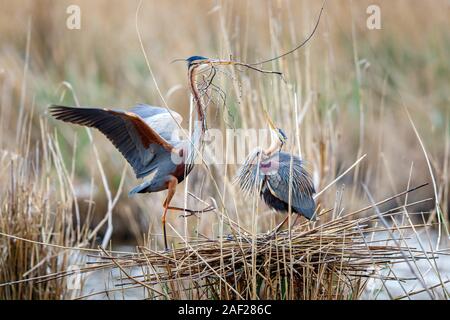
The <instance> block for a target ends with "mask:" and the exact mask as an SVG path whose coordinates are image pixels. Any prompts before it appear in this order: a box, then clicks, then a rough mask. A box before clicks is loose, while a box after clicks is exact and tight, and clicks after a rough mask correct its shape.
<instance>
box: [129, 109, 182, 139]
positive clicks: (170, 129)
mask: <svg viewBox="0 0 450 320" xmlns="http://www.w3.org/2000/svg"><path fill="white" fill-rule="evenodd" d="M130 112H133V113H135V114H137V115H138V116H140V117H141V118H142V119H143V120H144V121H145V122H146V123H147V124H148V125H149V126H150V127H151V128H153V129H154V130H155V131H156V132H158V133H159V135H160V136H161V137H163V138H164V139H166V140H167V141H171V142H172V143H174V142H176V141H178V140H179V135H178V132H179V129H180V124H181V122H182V121H183V118H182V117H181V115H180V114H179V113H177V112H175V111H173V110H168V109H167V108H163V107H155V106H150V105H147V104H137V105H136V106H134V107H133V108H131V109H130Z"/></svg>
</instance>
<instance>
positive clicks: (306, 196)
mask: <svg viewBox="0 0 450 320" xmlns="http://www.w3.org/2000/svg"><path fill="white" fill-rule="evenodd" d="M286 155H287V156H286ZM291 157H292V169H291ZM274 161H277V164H276V165H277V166H278V170H277V171H276V172H274V173H273V174H269V175H267V176H266V179H267V185H268V188H269V190H270V192H271V193H272V194H273V195H274V196H275V197H277V198H279V199H280V200H282V201H284V202H286V203H291V205H292V206H293V207H294V208H296V209H297V210H298V211H300V212H301V213H302V214H303V215H304V216H306V217H307V218H309V219H311V218H312V216H313V214H314V211H315V208H316V205H315V202H314V199H313V195H314V193H315V190H314V185H313V183H312V180H311V177H310V176H309V174H308V172H307V171H306V170H305V168H303V166H302V163H301V160H300V159H299V158H298V157H296V156H291V155H290V154H287V153H284V154H282V155H281V154H280V155H279V157H278V159H276V160H274ZM291 173H292V178H291ZM290 186H291V192H290V195H289V189H290ZM289 198H290V199H289Z"/></svg>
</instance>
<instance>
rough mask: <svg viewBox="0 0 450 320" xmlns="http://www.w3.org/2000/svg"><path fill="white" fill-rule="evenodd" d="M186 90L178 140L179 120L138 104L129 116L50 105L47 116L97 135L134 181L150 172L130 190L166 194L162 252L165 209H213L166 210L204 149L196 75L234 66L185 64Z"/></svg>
mask: <svg viewBox="0 0 450 320" xmlns="http://www.w3.org/2000/svg"><path fill="white" fill-rule="evenodd" d="M186 62H187V64H188V76H189V85H190V90H191V93H192V95H193V98H194V102H195V106H196V119H195V120H194V121H195V122H194V123H195V125H194V126H193V130H192V134H191V139H186V140H181V139H180V138H179V137H178V136H177V135H174V134H173V133H174V132H175V131H176V130H177V129H178V128H179V125H180V122H181V121H182V117H181V116H180V115H179V114H178V113H176V112H174V111H170V110H168V109H167V108H163V107H154V106H149V105H145V104H139V105H137V106H135V107H133V108H131V109H130V110H129V111H123V110H111V109H106V108H75V107H66V106H58V105H53V106H51V107H50V113H51V114H52V115H53V116H54V117H55V118H56V119H58V120H62V121H65V122H71V123H75V124H79V125H84V126H87V127H93V128H96V129H98V130H100V131H101V132H102V133H103V134H104V135H105V136H106V137H107V138H108V139H109V140H110V141H111V142H112V143H113V144H114V146H115V147H116V148H117V149H118V150H119V151H120V152H121V153H122V155H123V156H124V157H125V159H126V160H127V161H128V163H129V164H130V165H131V167H132V168H133V170H134V173H135V174H136V178H143V177H146V176H148V175H150V174H151V173H153V172H154V171H156V173H155V175H154V176H153V178H152V179H151V180H147V181H144V182H143V183H142V184H140V185H138V186H137V187H135V188H134V189H132V190H131V191H130V195H131V194H135V193H151V192H159V191H162V190H166V189H167V190H168V193H167V197H166V199H165V201H164V203H163V208H164V209H163V214H162V218H161V220H162V227H163V235H164V245H165V248H166V250H167V249H168V246H167V236H166V214H167V211H168V210H169V209H172V210H179V211H186V212H190V213H196V212H205V211H210V210H213V209H214V207H212V206H209V207H207V208H205V209H203V210H201V211H194V210H189V209H185V208H177V207H171V206H170V201H171V200H172V198H173V196H174V194H175V192H176V188H177V185H178V183H180V182H182V181H183V180H184V178H185V177H186V176H187V175H188V174H189V173H190V172H191V170H192V169H193V167H194V159H195V156H196V155H197V153H198V152H201V151H202V149H203V137H204V134H205V131H206V114H205V112H206V106H205V105H204V103H203V100H202V97H201V94H200V91H199V88H198V85H197V81H196V76H197V74H198V70H199V69H201V68H200V67H202V66H208V65H209V66H213V67H214V66H216V65H230V64H233V62H230V61H225V60H213V59H208V58H205V57H201V56H192V57H190V58H188V59H186Z"/></svg>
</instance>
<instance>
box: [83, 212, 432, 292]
mask: <svg viewBox="0 0 450 320" xmlns="http://www.w3.org/2000/svg"><path fill="white" fill-rule="evenodd" d="M397 214H398V212H390V213H385V214H383V217H381V216H380V215H379V214H374V215H371V216H369V217H363V218H353V217H349V215H347V216H343V217H339V218H335V219H333V220H330V221H328V222H325V223H322V224H320V223H319V222H315V223H310V222H304V223H302V224H300V225H298V226H296V227H294V228H292V229H291V230H283V231H281V232H278V233H274V232H272V233H264V234H257V235H254V236H252V235H250V234H245V233H243V232H236V229H233V232H232V233H231V234H229V235H226V236H223V237H220V238H218V239H207V238H204V237H202V238H196V239H190V240H189V241H188V242H187V241H183V242H180V243H179V244H178V245H177V246H175V247H174V248H173V250H171V251H168V252H161V251H153V250H151V249H149V248H147V247H137V253H133V254H126V253H114V252H108V251H106V250H102V252H101V253H100V254H95V255H89V256H90V262H89V263H88V265H87V266H86V267H85V268H83V269H82V272H90V271H94V270H99V269H105V268H106V269H118V270H119V271H120V277H118V278H116V283H115V287H116V289H113V290H128V289H133V288H139V287H141V288H143V289H145V291H147V295H146V296H147V298H149V299H357V298H359V297H360V296H361V294H362V293H363V291H364V289H365V287H366V284H367V283H368V281H370V279H378V280H382V281H407V280H411V279H401V278H399V277H397V276H396V275H395V273H393V272H390V270H391V268H392V266H393V265H394V264H396V263H410V264H415V263H416V262H417V261H418V260H420V259H427V260H428V261H429V260H430V259H431V260H432V259H435V258H436V257H437V255H436V254H435V253H433V252H426V251H424V250H422V249H417V248H414V247H411V246H408V245H407V244H406V240H405V239H406V237H407V233H408V232H409V231H411V232H415V231H413V230H417V229H418V228H420V225H402V226H400V225H398V224H397V223H396V222H393V223H391V224H390V226H387V225H385V224H386V223H387V221H389V220H391V221H395V219H396V217H395V216H396V215H397ZM380 218H381V219H383V221H380ZM384 271H387V272H384ZM416 280H417V279H416ZM88 296H89V295H88ZM88 296H85V298H86V297H88Z"/></svg>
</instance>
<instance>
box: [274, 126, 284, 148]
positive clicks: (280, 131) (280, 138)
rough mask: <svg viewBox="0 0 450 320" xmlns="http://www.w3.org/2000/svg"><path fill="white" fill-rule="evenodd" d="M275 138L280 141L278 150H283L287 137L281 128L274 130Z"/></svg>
mask: <svg viewBox="0 0 450 320" xmlns="http://www.w3.org/2000/svg"><path fill="white" fill-rule="evenodd" d="M276 133H277V137H278V139H279V140H280V149H281V148H283V146H284V144H285V143H286V141H287V136H286V134H285V133H284V131H283V130H282V129H281V128H276Z"/></svg>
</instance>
